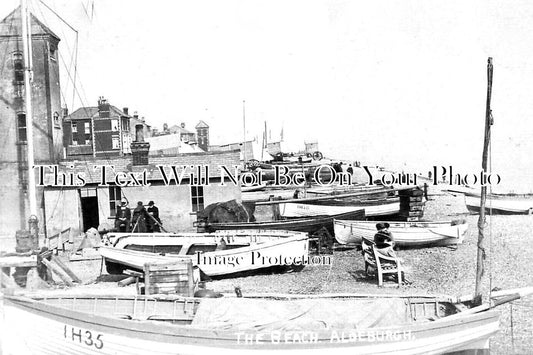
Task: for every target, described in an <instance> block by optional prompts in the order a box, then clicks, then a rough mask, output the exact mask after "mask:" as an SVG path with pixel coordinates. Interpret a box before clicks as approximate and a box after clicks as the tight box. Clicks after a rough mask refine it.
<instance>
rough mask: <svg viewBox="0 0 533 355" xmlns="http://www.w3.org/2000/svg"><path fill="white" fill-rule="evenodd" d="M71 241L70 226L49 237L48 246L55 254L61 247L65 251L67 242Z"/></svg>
mask: <svg viewBox="0 0 533 355" xmlns="http://www.w3.org/2000/svg"><path fill="white" fill-rule="evenodd" d="M69 242H70V227H69V228H66V229H63V230H62V231H61V232H59V233H57V234H54V235H53V236H51V237H49V238H48V239H47V243H46V244H47V247H48V249H49V250H53V251H54V253H55V255H57V254H58V251H59V249H61V251H63V252H65V244H67V243H69Z"/></svg>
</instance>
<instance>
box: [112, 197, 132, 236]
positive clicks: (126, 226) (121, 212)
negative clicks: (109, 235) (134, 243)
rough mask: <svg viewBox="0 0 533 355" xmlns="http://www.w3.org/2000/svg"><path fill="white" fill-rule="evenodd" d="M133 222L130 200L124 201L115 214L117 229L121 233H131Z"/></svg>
mask: <svg viewBox="0 0 533 355" xmlns="http://www.w3.org/2000/svg"><path fill="white" fill-rule="evenodd" d="M130 222H131V210H130V208H129V207H128V200H126V199H124V198H123V199H122V200H121V201H120V206H118V208H117V212H116V214H115V229H116V230H117V231H119V232H129V231H130Z"/></svg>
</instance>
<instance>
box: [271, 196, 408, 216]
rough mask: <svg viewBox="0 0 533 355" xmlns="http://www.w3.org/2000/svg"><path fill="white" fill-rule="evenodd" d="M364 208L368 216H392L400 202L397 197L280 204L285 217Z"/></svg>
mask: <svg viewBox="0 0 533 355" xmlns="http://www.w3.org/2000/svg"><path fill="white" fill-rule="evenodd" d="M361 208H362V209H364V211H365V216H366V217H375V216H392V215H397V214H398V213H400V202H399V200H398V199H397V198H396V199H386V200H377V201H372V200H367V201H359V202H357V203H353V204H351V205H324V204H312V203H282V204H280V206H279V210H280V214H281V215H282V216H283V217H288V218H293V217H309V216H333V215H336V214H340V213H348V212H350V211H355V210H358V209H361Z"/></svg>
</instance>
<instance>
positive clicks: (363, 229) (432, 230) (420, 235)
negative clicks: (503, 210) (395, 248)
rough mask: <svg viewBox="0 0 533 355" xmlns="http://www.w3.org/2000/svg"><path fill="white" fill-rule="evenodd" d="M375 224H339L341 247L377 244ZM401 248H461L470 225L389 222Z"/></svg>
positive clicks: (338, 235)
mask: <svg viewBox="0 0 533 355" xmlns="http://www.w3.org/2000/svg"><path fill="white" fill-rule="evenodd" d="M376 223H378V222H375V221H372V222H370V221H369V222H366V221H342V220H335V239H336V240H337V242H339V243H340V244H349V243H356V244H360V243H361V240H362V238H366V239H370V240H373V238H374V235H375V234H376ZM387 223H389V224H390V228H389V231H391V232H392V235H393V236H394V240H395V242H396V244H397V245H399V246H407V247H409V246H424V245H426V246H427V245H452V244H461V243H462V242H463V238H464V234H465V232H466V230H467V229H468V224H467V223H466V221H464V220H462V221H453V222H387Z"/></svg>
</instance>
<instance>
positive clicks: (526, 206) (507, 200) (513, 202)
mask: <svg viewBox="0 0 533 355" xmlns="http://www.w3.org/2000/svg"><path fill="white" fill-rule="evenodd" d="M480 199H481V197H480V196H479V195H477V194H465V204H466V208H467V209H468V210H469V211H470V212H472V213H479V206H480ZM485 208H486V210H487V213H489V214H533V195H531V194H528V195H514V194H487V202H486V206H485Z"/></svg>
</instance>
